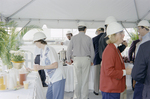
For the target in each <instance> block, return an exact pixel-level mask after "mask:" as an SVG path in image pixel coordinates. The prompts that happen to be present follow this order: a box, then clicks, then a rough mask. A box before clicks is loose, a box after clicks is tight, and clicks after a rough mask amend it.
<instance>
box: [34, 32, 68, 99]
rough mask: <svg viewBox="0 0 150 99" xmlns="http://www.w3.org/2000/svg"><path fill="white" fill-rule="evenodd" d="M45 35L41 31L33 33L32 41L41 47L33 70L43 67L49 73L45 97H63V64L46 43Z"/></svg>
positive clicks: (52, 98) (47, 98) (59, 98)
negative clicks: (38, 59) (38, 60)
mask: <svg viewBox="0 0 150 99" xmlns="http://www.w3.org/2000/svg"><path fill="white" fill-rule="evenodd" d="M45 39H46V36H45V34H44V33H42V32H37V33H35V34H34V37H33V42H34V43H35V45H36V46H37V47H38V48H41V49H42V50H41V54H40V60H41V61H40V65H38V64H35V65H34V69H35V70H42V69H44V70H45V72H47V74H48V75H49V78H50V84H49V85H48V90H47V94H46V99H63V98H64V89H65V81H66V79H65V76H64V73H63V66H62V64H60V61H59V58H58V55H57V53H56V51H55V50H54V48H52V47H50V46H48V45H47V42H46V41H45Z"/></svg>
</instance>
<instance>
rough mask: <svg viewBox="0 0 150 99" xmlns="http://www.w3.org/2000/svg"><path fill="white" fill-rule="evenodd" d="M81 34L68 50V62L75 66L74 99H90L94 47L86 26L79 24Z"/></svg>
mask: <svg viewBox="0 0 150 99" xmlns="http://www.w3.org/2000/svg"><path fill="white" fill-rule="evenodd" d="M78 30H79V33H78V34H77V35H75V36H73V37H72V38H71V41H70V43H69V46H68V49H67V55H66V56H67V62H68V64H71V57H72V55H73V64H74V66H73V67H74V96H73V99H88V92H89V88H88V85H89V73H90V66H91V64H93V63H92V62H93V59H94V55H95V54H94V47H93V42H92V39H91V38H90V37H89V36H87V35H85V33H86V25H85V24H84V23H79V26H78Z"/></svg>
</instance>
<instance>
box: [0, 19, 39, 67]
mask: <svg viewBox="0 0 150 99" xmlns="http://www.w3.org/2000/svg"><path fill="white" fill-rule="evenodd" d="M16 27H17V23H16V22H14V21H10V22H9V23H7V24H6V23H4V22H0V58H1V59H2V61H3V64H4V65H7V67H8V68H12V65H11V53H10V50H19V46H21V45H22V43H21V40H22V37H23V36H24V35H25V33H27V31H29V30H30V29H33V28H37V27H36V26H28V27H25V28H24V29H22V30H21V31H16Z"/></svg>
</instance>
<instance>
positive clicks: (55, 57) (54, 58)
mask: <svg viewBox="0 0 150 99" xmlns="http://www.w3.org/2000/svg"><path fill="white" fill-rule="evenodd" d="M48 57H49V58H50V62H51V64H52V63H55V62H58V60H59V59H58V55H57V53H56V51H55V49H54V48H52V47H51V48H50V51H49V53H48Z"/></svg>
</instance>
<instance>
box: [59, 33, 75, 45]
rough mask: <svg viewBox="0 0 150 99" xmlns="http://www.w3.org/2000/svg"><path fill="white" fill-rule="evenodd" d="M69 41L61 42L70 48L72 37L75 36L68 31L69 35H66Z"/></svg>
mask: <svg viewBox="0 0 150 99" xmlns="http://www.w3.org/2000/svg"><path fill="white" fill-rule="evenodd" d="M66 36H67V38H68V40H66V41H64V42H61V45H66V46H68V45H69V42H70V40H71V37H72V36H73V34H72V32H71V31H67V34H66Z"/></svg>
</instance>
